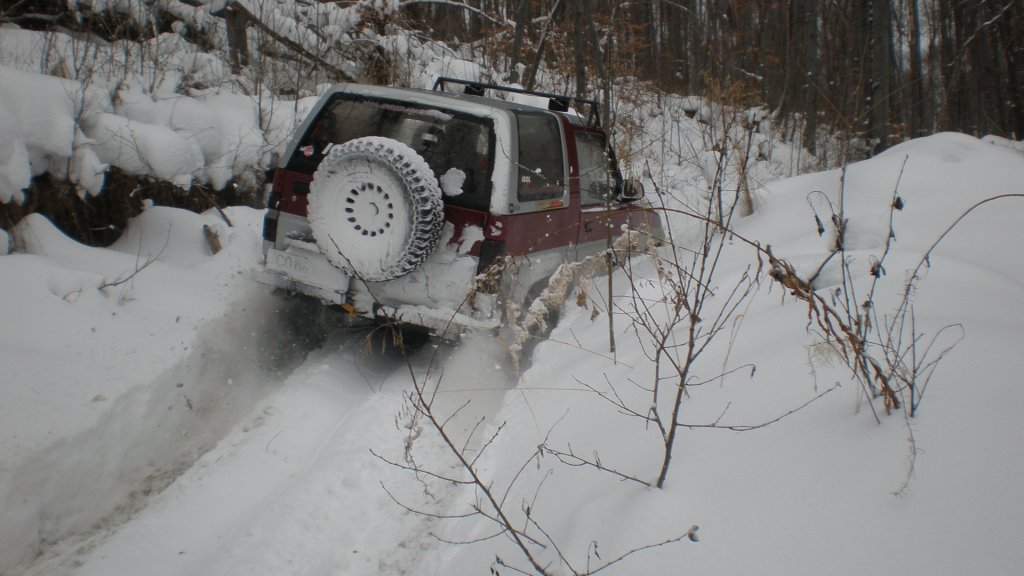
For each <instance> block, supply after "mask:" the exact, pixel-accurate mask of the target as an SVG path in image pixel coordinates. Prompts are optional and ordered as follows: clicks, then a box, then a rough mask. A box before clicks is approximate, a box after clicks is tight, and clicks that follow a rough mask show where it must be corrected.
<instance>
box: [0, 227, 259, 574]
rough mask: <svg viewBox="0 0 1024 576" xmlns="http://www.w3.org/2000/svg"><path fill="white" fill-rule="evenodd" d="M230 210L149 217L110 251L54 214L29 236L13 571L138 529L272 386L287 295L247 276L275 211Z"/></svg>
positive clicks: (16, 343) (9, 476)
mask: <svg viewBox="0 0 1024 576" xmlns="http://www.w3.org/2000/svg"><path fill="white" fill-rule="evenodd" d="M229 214H230V216H231V217H232V219H233V220H234V221H235V223H236V227H235V228H229V227H227V226H226V225H225V223H224V221H223V220H221V219H220V218H219V217H218V216H216V215H215V214H213V213H211V214H204V215H196V214H192V213H188V212H185V211H181V210H175V209H170V208H150V209H148V210H147V211H145V212H144V213H143V214H142V215H141V216H140V217H139V218H137V219H136V220H134V221H133V222H132V223H131V226H130V227H129V229H128V230H127V232H126V233H125V234H124V235H123V237H122V238H121V239H120V240H119V241H118V242H117V243H116V244H115V245H114V246H113V247H112V248H111V249H97V248H90V247H86V246H83V245H80V244H77V243H75V242H74V241H72V240H70V239H68V238H67V237H66V236H64V235H63V234H61V233H60V232H59V231H58V230H57V229H55V228H54V227H53V226H52V225H51V224H50V223H49V222H48V221H47V220H45V219H44V218H42V217H40V216H35V215H33V216H30V217H28V218H26V219H25V220H24V221H23V222H22V223H21V224H19V226H18V227H17V228H16V230H15V232H14V243H15V247H16V248H17V249H18V252H17V253H15V254H11V255H8V256H4V257H3V258H2V259H0V293H2V294H3V295H4V301H5V305H4V307H3V309H2V312H0V327H2V329H0V365H2V366H4V370H3V375H2V379H3V386H0V423H2V424H0V572H2V571H3V570H7V569H11V568H13V567H14V566H17V565H19V564H21V563H23V562H25V561H26V560H28V559H31V558H32V557H34V556H35V555H36V554H37V553H39V552H40V550H41V549H42V548H43V547H45V546H46V545H47V544H48V543H53V542H56V541H58V540H60V539H61V538H63V537H65V536H67V535H69V534H72V533H75V532H80V531H83V530H86V529H89V528H92V527H94V526H97V525H99V524H100V523H103V522H107V521H114V522H116V521H117V520H118V518H119V517H120V518H122V519H123V517H124V516H125V515H126V514H130V513H131V512H132V511H133V507H134V506H135V502H134V500H136V499H138V498H141V497H143V496H145V495H147V494H149V493H150V492H152V491H155V490H159V489H162V488H163V487H164V486H165V485H166V484H167V483H168V482H169V481H171V480H172V479H173V478H174V477H176V476H177V475H178V474H179V473H180V472H181V471H183V470H184V469H186V468H187V467H188V466H189V465H191V463H192V462H193V461H194V460H195V459H196V458H197V457H198V456H199V455H201V454H202V453H203V452H205V451H206V450H208V449H209V448H211V447H212V446H213V445H214V444H215V443H216V441H217V440H218V439H219V438H220V436H221V435H222V434H223V433H224V432H225V431H226V430H227V429H228V428H229V427H230V426H231V425H232V424H233V422H234V421H235V420H236V419H237V418H238V417H239V416H241V415H242V414H244V413H246V412H247V411H248V409H249V407H250V406H251V404H252V403H253V402H254V401H255V399H256V398H258V397H260V396H261V395H262V394H263V392H264V391H265V389H266V388H267V387H268V386H270V385H271V384H272V380H271V379H269V378H268V375H267V373H266V372H264V371H262V370H261V364H260V361H261V360H262V359H268V358H270V357H272V356H273V355H274V352H269V351H268V348H269V349H270V350H275V348H273V346H274V345H275V344H276V343H275V342H271V341H269V340H267V339H266V338H270V337H271V335H272V334H274V333H276V332H277V329H276V326H275V325H274V320H273V319H274V318H275V315H274V311H273V308H274V306H275V304H273V303H274V302H275V301H274V300H272V299H271V298H270V295H269V294H267V291H266V290H265V289H264V288H262V287H260V286H258V285H256V284H255V283H253V282H252V280H251V278H249V275H248V270H249V269H250V268H251V267H252V266H253V265H254V264H255V263H256V262H257V259H258V257H259V248H258V247H259V240H258V239H259V236H258V235H257V234H256V230H255V226H257V225H258V222H259V218H260V213H259V212H257V211H254V210H250V209H232V210H230V211H229ZM204 225H207V226H212V227H214V228H215V229H217V230H219V231H220V234H221V237H222V239H223V243H224V245H225V249H224V250H223V251H222V252H220V253H219V254H217V255H216V256H211V254H210V250H209V247H208V246H207V245H206V243H205V240H204V238H203V232H202V227H203V226H204ZM268 362H269V360H268Z"/></svg>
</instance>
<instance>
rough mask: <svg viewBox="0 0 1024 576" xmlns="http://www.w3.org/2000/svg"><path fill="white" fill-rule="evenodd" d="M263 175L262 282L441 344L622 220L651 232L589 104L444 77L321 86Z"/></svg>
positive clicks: (525, 294) (634, 188) (538, 283)
mask: <svg viewBox="0 0 1024 576" xmlns="http://www.w3.org/2000/svg"><path fill="white" fill-rule="evenodd" d="M452 88H455V89H456V90H458V92H452V91H451V90H452ZM537 104H542V106H537ZM577 110H580V111H583V112H586V115H585V116H584V115H582V114H581V113H580V112H578V111H577ZM272 179H273V185H272V189H271V193H270V196H269V202H268V210H267V215H266V219H265V221H264V228H263V237H264V252H265V255H266V270H267V272H269V274H268V277H269V278H270V281H271V282H272V283H273V284H275V285H276V286H278V287H280V288H283V289H286V290H289V291H293V292H298V293H301V294H305V295H308V296H313V297H315V298H318V299H320V300H321V301H323V302H325V303H328V304H334V305H338V306H340V307H341V308H342V309H344V310H345V311H346V313H347V314H349V315H352V316H363V317H367V318H374V319H387V320H390V321H397V322H402V323H408V324H414V325H419V326H425V327H428V328H430V329H431V330H434V331H435V332H437V333H441V334H442V335H445V336H451V335H453V334H457V333H459V332H461V331H463V330H465V329H467V328H496V327H498V326H499V325H500V324H501V322H502V314H501V311H502V309H503V307H505V306H506V304H514V305H516V306H522V305H523V304H526V303H528V302H529V300H530V299H531V298H532V297H533V296H535V295H536V294H537V293H538V292H539V291H540V289H541V288H542V287H543V286H545V285H546V283H547V281H548V278H549V277H550V276H551V275H552V273H553V272H554V271H555V270H556V269H557V268H558V266H559V265H561V264H563V263H565V262H570V261H577V260H580V259H582V258H584V257H586V256H589V255H592V254H595V253H597V252H599V251H601V250H603V249H605V248H606V246H607V245H608V241H609V238H610V236H614V235H619V234H620V233H621V230H622V228H623V225H628V226H629V227H630V228H632V229H659V230H660V222H659V220H658V217H657V215H656V214H654V213H653V212H651V211H650V210H647V209H644V208H643V207H640V206H639V205H637V204H634V203H635V201H637V200H640V199H641V198H642V196H643V188H642V186H640V185H639V184H638V183H635V182H633V181H629V182H626V181H624V180H623V178H622V176H621V174H620V172H619V170H618V167H617V163H616V160H615V156H614V154H613V152H612V149H611V147H610V146H609V142H608V137H607V134H606V133H605V131H604V130H603V129H602V127H601V124H600V118H599V114H598V107H597V105H596V103H595V102H593V101H589V100H581V99H576V98H571V97H567V96H558V95H553V94H546V93H540V92H528V91H526V90H522V89H519V88H514V87H505V86H496V85H491V84H481V83H476V82H468V81H463V80H456V79H451V78H441V79H438V81H437V83H436V84H435V85H434V90H432V91H428V90H413V89H403V88H386V87H379V86H366V85H358V84H338V85H336V86H334V87H333V88H331V89H330V90H329V91H328V92H327V93H326V94H324V95H323V97H322V98H321V99H320V100H319V101H318V103H317V104H316V106H315V107H314V108H313V109H312V110H311V111H310V113H309V115H308V117H307V118H306V120H305V121H304V122H303V123H302V125H301V126H300V127H299V128H298V129H297V131H296V137H295V138H294V140H293V141H292V142H291V143H290V144H289V146H288V148H287V150H286V153H285V155H284V156H283V158H282V160H281V162H280V163H279V166H278V167H277V168H276V169H275V170H273V172H272ZM483 279H486V280H487V281H483Z"/></svg>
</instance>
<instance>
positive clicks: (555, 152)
mask: <svg viewBox="0 0 1024 576" xmlns="http://www.w3.org/2000/svg"><path fill="white" fill-rule="evenodd" d="M517 123H518V124H519V171H518V182H519V186H518V189H519V190H518V199H519V201H520V202H533V201H536V200H551V199H554V198H561V197H562V196H563V195H564V194H565V163H564V159H563V158H562V134H561V132H560V131H559V129H558V120H557V119H556V118H555V117H554V116H551V115H550V114H529V113H519V114H517Z"/></svg>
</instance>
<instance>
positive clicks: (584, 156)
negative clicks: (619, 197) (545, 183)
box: [576, 132, 620, 206]
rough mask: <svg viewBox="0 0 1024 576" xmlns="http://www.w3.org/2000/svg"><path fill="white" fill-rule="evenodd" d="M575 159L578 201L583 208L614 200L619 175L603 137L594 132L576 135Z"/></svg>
mask: <svg viewBox="0 0 1024 576" xmlns="http://www.w3.org/2000/svg"><path fill="white" fill-rule="evenodd" d="M576 158H577V161H578V163H579V170H580V200H581V202H582V204H583V205H584V206H593V205H594V204H606V203H608V202H611V201H612V200H614V199H615V193H616V191H617V190H618V187H619V178H620V176H619V173H618V170H617V168H616V166H615V160H614V159H613V158H612V157H611V154H609V153H608V143H607V141H606V140H605V137H604V136H603V135H601V134H597V133H594V132H577V133H576Z"/></svg>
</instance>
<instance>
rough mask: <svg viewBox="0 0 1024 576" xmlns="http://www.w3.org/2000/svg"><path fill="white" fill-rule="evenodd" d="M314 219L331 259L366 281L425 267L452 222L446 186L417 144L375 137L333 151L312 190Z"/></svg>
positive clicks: (316, 234) (315, 232)
mask: <svg viewBox="0 0 1024 576" xmlns="http://www.w3.org/2000/svg"><path fill="white" fill-rule="evenodd" d="M309 225H310V228H311V229H312V232H313V237H314V238H315V239H316V241H317V244H318V245H319V247H320V251H321V252H323V253H324V255H325V256H326V257H327V259H328V260H329V261H330V262H331V264H333V265H334V266H335V267H337V268H339V269H340V270H342V271H343V272H345V273H346V274H349V275H352V276H356V277H358V278H360V279H362V280H366V281H383V280H392V279H394V278H398V277H401V276H404V275H406V274H408V273H410V272H412V271H413V270H415V269H416V268H418V267H419V266H420V265H421V264H422V263H423V262H424V260H426V259H427V257H428V256H430V254H431V253H432V252H433V251H434V249H435V248H436V247H437V242H438V239H439V238H440V237H441V229H442V227H443V226H444V203H443V202H442V200H441V189H440V187H439V186H438V183H437V179H436V178H435V177H434V173H433V172H432V171H431V170H430V166H428V165H427V163H426V161H425V160H423V158H422V157H421V156H420V155H419V154H417V153H416V151H415V150H413V149H412V148H410V147H408V146H406V145H405V144H402V143H401V142H397V141H395V140H391V139H390V138H380V137H376V136H371V137H367V138H357V139H355V140H350V141H349V142H346V143H344V144H342V145H340V146H336V147H334V148H332V149H331V151H330V153H329V154H328V155H327V157H325V158H324V160H323V162H321V163H320V167H319V168H318V169H317V171H316V174H314V176H313V183H312V185H311V187H310V194H309Z"/></svg>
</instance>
